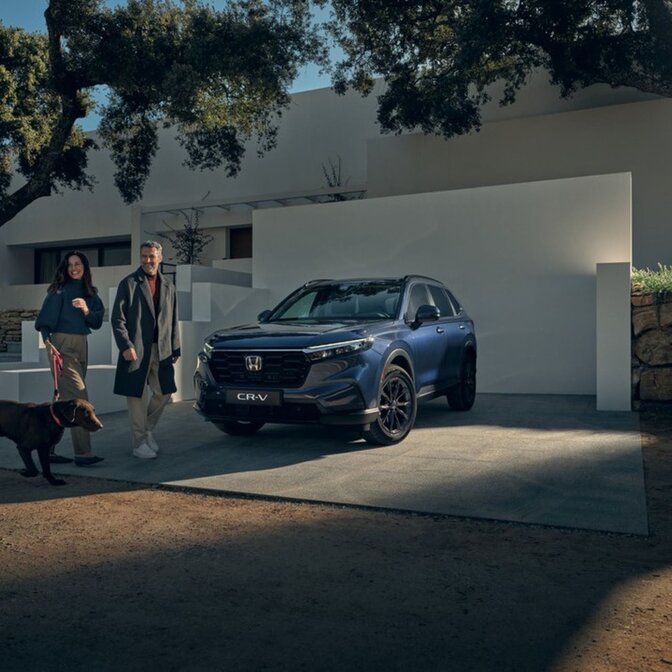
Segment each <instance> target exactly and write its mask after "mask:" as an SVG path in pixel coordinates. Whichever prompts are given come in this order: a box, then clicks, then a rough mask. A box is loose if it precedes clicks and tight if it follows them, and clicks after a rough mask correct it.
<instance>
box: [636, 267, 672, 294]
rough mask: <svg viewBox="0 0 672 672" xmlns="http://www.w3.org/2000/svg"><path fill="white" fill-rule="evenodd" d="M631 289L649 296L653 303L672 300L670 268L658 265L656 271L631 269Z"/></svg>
mask: <svg viewBox="0 0 672 672" xmlns="http://www.w3.org/2000/svg"><path fill="white" fill-rule="evenodd" d="M632 289H633V291H638V292H641V293H642V294H651V295H652V296H653V300H654V302H655V303H663V302H664V301H670V300H672V266H665V265H664V264H661V263H658V270H657V271H652V270H651V269H650V268H645V269H641V268H635V267H634V266H633V268H632Z"/></svg>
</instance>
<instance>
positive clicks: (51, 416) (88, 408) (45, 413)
mask: <svg viewBox="0 0 672 672" xmlns="http://www.w3.org/2000/svg"><path fill="white" fill-rule="evenodd" d="M102 426H103V423H102V422H101V421H100V420H99V419H98V417H97V416H96V409H95V408H94V407H93V404H91V403H90V402H88V401H85V400H84V399H72V400H71V401H55V402H54V403H52V404H20V403H19V402H17V401H0V436H6V437H7V438H8V439H11V440H12V441H14V443H16V447H17V448H18V449H19V455H21V459H22V460H23V463H24V464H25V465H26V468H25V469H24V470H23V471H22V472H21V475H22V476H26V477H27V478H32V477H33V476H37V474H38V473H39V472H38V471H37V468H36V467H35V463H34V462H33V458H32V456H31V453H32V451H33V450H36V451H37V455H38V457H39V458H40V465H41V467H42V475H43V476H44V477H45V478H46V479H47V480H48V481H49V483H51V484H52V485H65V481H63V480H61V479H58V478H54V476H53V475H52V473H51V467H50V465H49V449H50V448H51V446H55V445H56V444H57V443H58V442H59V441H60V440H61V439H62V438H63V430H64V428H65V427H83V428H84V429H86V430H87V431H89V432H97V431H98V430H99V429H100V428H101V427H102Z"/></svg>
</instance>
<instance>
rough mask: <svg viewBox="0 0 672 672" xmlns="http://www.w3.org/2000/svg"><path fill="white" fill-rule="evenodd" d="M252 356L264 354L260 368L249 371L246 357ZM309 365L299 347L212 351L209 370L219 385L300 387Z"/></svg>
mask: <svg viewBox="0 0 672 672" xmlns="http://www.w3.org/2000/svg"><path fill="white" fill-rule="evenodd" d="M250 355H253V356H257V357H261V371H248V370H247V367H246V366H245V357H247V356H250ZM309 368H310V363H309V362H308V358H307V357H306V356H305V355H304V354H303V352H300V351H296V350H278V351H264V352H254V351H248V350H213V351H212V354H211V355H210V371H211V373H212V376H213V378H214V379H215V380H216V381H217V383H218V384H220V385H232V386H236V385H245V386H248V385H250V386H253V387H255V386H256V387H268V388H275V387H301V386H302V385H303V383H304V381H305V380H306V376H307V375H308V369H309Z"/></svg>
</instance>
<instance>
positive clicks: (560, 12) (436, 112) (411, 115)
mask: <svg viewBox="0 0 672 672" xmlns="http://www.w3.org/2000/svg"><path fill="white" fill-rule="evenodd" d="M331 4H332V6H333V14H332V20H331V22H330V30H331V32H332V33H333V35H334V36H335V37H336V39H337V40H338V42H339V43H340V45H341V47H342V48H343V50H344V52H345V59H344V60H343V61H342V62H341V63H339V64H338V66H337V67H336V71H335V79H334V83H335V88H336V90H337V91H339V92H341V93H342V92H344V91H345V90H346V89H347V88H348V87H354V88H355V89H358V90H359V91H361V92H363V93H365V94H366V93H369V92H371V90H372V88H373V82H374V78H375V77H384V79H385V81H386V85H387V87H386V90H385V91H384V92H383V93H382V94H381V96H380V97H379V110H378V119H379V122H380V123H381V125H382V127H383V128H384V129H386V130H388V131H394V132H401V131H403V130H404V129H421V130H422V131H424V132H426V133H439V134H441V135H443V136H445V137H451V136H454V135H460V134H463V133H467V132H469V131H473V130H478V129H479V127H480V124H481V114H480V110H481V107H482V105H483V104H484V103H486V102H487V101H488V100H490V96H491V94H490V92H489V91H491V90H492V89H488V87H490V85H492V84H493V83H495V82H498V81H499V82H503V84H504V89H503V94H502V95H501V98H500V104H502V105H506V104H510V103H512V102H513V101H514V100H515V97H516V93H517V92H518V90H519V89H520V87H521V86H522V85H524V84H525V82H526V81H527V79H528V77H529V75H530V73H531V72H532V71H534V70H536V69H539V68H544V69H546V70H547V71H548V72H549V73H550V78H551V81H552V82H553V83H555V84H558V85H559V86H560V89H561V95H562V96H564V97H567V96H570V95H571V94H572V93H573V92H574V91H575V90H576V89H577V88H581V87H585V86H589V85H591V84H595V83H606V84H609V85H611V86H613V87H617V86H633V87H636V88H638V89H640V90H642V91H647V92H651V93H656V94H660V95H663V96H671V95H672V2H670V0H634V1H628V0H567V1H563V2H558V1H557V0H488V1H487V2H484V1H483V0H428V1H427V2H422V3H420V2H413V3H411V2H409V3H403V2H387V3H385V2H368V1H366V2H364V1H361V0H332V3H331Z"/></svg>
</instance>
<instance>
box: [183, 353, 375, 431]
mask: <svg viewBox="0 0 672 672" xmlns="http://www.w3.org/2000/svg"><path fill="white" fill-rule="evenodd" d="M332 366H333V365H332ZM314 368H316V367H314ZM194 389H195V396H196V401H195V403H194V409H195V410H196V411H197V412H198V413H199V414H200V415H202V416H203V417H204V418H205V419H206V420H210V421H212V422H221V421H230V420H258V421H262V422H272V423H276V422H277V423H289V424H312V423H318V424H324V425H353V426H357V425H358V426H362V425H369V424H370V423H372V422H375V421H376V419H377V418H378V414H379V411H378V408H377V406H371V407H369V406H367V403H366V402H365V401H364V397H363V395H362V390H361V388H360V386H359V385H358V383H357V380H356V379H354V378H352V377H348V378H347V379H346V380H322V381H318V380H316V376H314V375H309V376H308V378H307V379H306V383H305V384H304V386H303V387H301V388H296V389H287V388H284V389H280V390H279V392H280V402H279V403H275V404H274V405H264V404H263V403H249V404H248V403H231V400H230V399H229V400H228V401H227V391H229V392H230V391H231V390H233V389H235V390H236V392H238V393H241V392H250V393H255V394H258V393H259V392H260V389H259V388H256V387H244V386H240V387H235V388H232V387H230V386H227V385H221V384H218V383H216V382H215V381H214V379H213V378H212V376H211V375H210V372H209V370H208V366H207V364H206V363H204V362H199V366H198V368H197V369H196V372H195V373H194ZM275 389H277V388H275Z"/></svg>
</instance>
